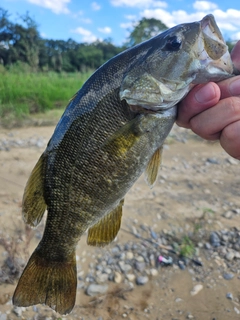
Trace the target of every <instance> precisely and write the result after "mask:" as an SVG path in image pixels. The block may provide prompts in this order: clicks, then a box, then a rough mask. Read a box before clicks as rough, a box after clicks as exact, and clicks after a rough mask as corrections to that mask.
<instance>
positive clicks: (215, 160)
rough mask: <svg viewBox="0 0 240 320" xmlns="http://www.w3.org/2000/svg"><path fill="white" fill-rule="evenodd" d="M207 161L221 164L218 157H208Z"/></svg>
mask: <svg viewBox="0 0 240 320" xmlns="http://www.w3.org/2000/svg"><path fill="white" fill-rule="evenodd" d="M207 162H209V163H212V164H219V161H218V160H217V159H216V158H207Z"/></svg>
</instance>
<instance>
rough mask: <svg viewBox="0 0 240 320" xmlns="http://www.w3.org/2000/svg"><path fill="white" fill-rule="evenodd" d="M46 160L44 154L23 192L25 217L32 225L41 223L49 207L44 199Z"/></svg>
mask: <svg viewBox="0 0 240 320" xmlns="http://www.w3.org/2000/svg"><path fill="white" fill-rule="evenodd" d="M44 162H45V158H44V155H42V156H41V157H40V158H39V160H38V162H37V164H36V165H35V167H34V168H33V171H32V173H31V175H30V177H29V179H28V182H27V184H26V187H25V190H24V194H23V204H22V212H23V219H24V221H25V222H26V223H27V224H29V225H30V226H32V227H35V226H37V225H38V224H39V222H40V221H41V219H42V217H43V214H44V211H45V210H46V207H47V205H46V202H45V199H44V167H45V163H44Z"/></svg>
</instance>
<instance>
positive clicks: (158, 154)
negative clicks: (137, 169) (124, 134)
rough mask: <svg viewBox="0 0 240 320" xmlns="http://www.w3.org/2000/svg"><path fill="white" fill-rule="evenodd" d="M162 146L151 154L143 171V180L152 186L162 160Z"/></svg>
mask: <svg viewBox="0 0 240 320" xmlns="http://www.w3.org/2000/svg"><path fill="white" fill-rule="evenodd" d="M162 149H163V148H162V147H161V148H159V149H157V151H155V153H154V154H153V156H152V158H151V159H150V161H149V163H148V165H147V168H146V171H145V180H146V182H147V184H148V185H149V186H150V188H152V187H153V186H154V183H155V182H156V180H157V176H158V172H159V169H160V166H161V160H162Z"/></svg>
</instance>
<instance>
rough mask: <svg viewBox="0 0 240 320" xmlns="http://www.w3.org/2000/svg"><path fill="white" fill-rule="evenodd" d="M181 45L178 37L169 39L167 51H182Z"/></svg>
mask: <svg viewBox="0 0 240 320" xmlns="http://www.w3.org/2000/svg"><path fill="white" fill-rule="evenodd" d="M181 44H182V41H181V40H180V39H179V38H178V37H176V36H173V37H170V38H169V39H168V41H167V44H166V49H167V50H169V51H177V50H179V49H180V47H181Z"/></svg>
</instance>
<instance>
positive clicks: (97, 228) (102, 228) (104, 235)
mask: <svg viewBox="0 0 240 320" xmlns="http://www.w3.org/2000/svg"><path fill="white" fill-rule="evenodd" d="M123 202H124V201H123V200H122V201H120V203H119V205H118V206H117V207H116V208H115V209H114V210H113V211H111V212H109V213H108V214H107V215H106V216H104V217H103V218H102V219H101V220H100V221H98V222H97V223H96V224H95V225H94V226H93V227H91V228H90V229H89V230H88V238H87V243H88V244H89V245H91V246H98V247H103V246H105V245H107V244H109V243H110V242H112V241H113V240H114V239H115V237H116V235H117V233H118V231H119V229H120V226H121V218H122V206H123Z"/></svg>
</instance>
